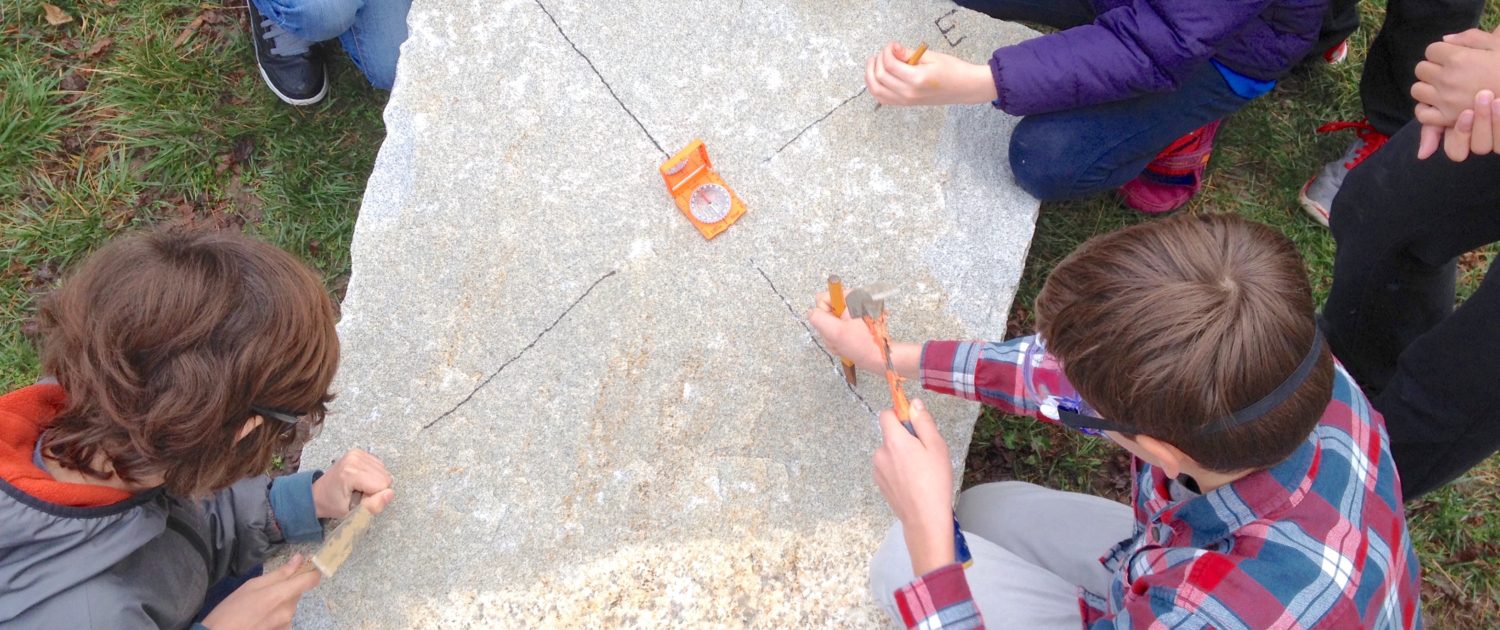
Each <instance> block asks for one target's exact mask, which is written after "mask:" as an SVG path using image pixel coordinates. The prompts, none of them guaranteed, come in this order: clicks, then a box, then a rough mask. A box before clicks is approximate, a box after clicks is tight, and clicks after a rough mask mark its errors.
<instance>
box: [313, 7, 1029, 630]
mask: <svg viewBox="0 0 1500 630" xmlns="http://www.w3.org/2000/svg"><path fill="white" fill-rule="evenodd" d="M410 24H411V34H412V35H411V39H410V40H409V41H408V42H407V43H406V45H405V47H404V48H403V52H402V55H403V56H402V60H401V64H400V70H399V73H398V78H397V84H396V89H395V92H394V94H393V95H392V98H391V101H390V104H389V106H388V107H387V110H386V114H385V117H386V123H387V127H388V132H389V135H388V137H387V138H386V141H385V144H384V146H383V147H382V148H381V151H380V156H379V159H378V160H377V163H376V168H375V172H374V174H373V175H372V176H371V178H370V182H369V188H368V189H367V191H366V194H365V200H364V207H363V208H362V210H361V213H360V217H359V222H358V225H357V227H356V230H355V237H354V244H353V257H354V274H353V278H352V279H351V281H350V284H349V290H348V295H347V297H346V299H345V301H344V304H343V321H342V323H341V324H340V328H339V330H340V335H341V337H342V341H343V344H344V346H343V347H344V361H343V367H342V370H341V373H340V376H339V379H338V383H337V390H338V394H339V399H338V401H337V402H336V404H335V413H334V414H333V415H332V416H330V418H329V421H328V424H327V426H326V428H325V430H324V432H323V436H322V437H321V438H319V439H318V440H317V441H316V442H315V443H314V444H313V445H311V446H310V447H309V449H308V451H307V455H306V457H305V458H304V461H306V462H323V461H328V460H330V459H332V458H333V457H336V456H337V455H338V454H339V453H340V452H341V451H342V450H343V449H344V448H347V447H350V446H363V445H368V446H370V447H372V449H373V450H374V451H375V452H376V453H377V454H379V455H381V456H382V457H383V458H385V459H386V461H387V463H388V464H389V466H390V468H391V470H392V472H393V474H394V475H395V476H396V479H397V487H398V492H399V495H398V498H397V501H396V503H395V504H393V506H392V507H391V509H390V510H389V512H388V513H386V514H384V515H382V516H381V517H379V518H378V519H377V521H376V524H375V526H374V528H373V529H372V531H371V532H370V534H369V538H368V539H367V540H365V541H364V542H363V544H362V545H361V546H360V547H359V548H357V549H356V551H355V555H354V557H353V558H351V559H350V561H349V562H348V563H347V564H346V565H345V566H344V568H343V569H342V571H341V572H340V573H339V574H338V575H337V576H336V577H335V578H334V579H331V580H327V581H325V583H324V584H323V585H322V586H321V587H319V588H318V589H317V590H316V591H314V592H313V593H312V594H310V595H309V596H308V597H307V598H306V599H305V600H304V601H303V605H302V608H301V610H300V613H299V617H298V624H299V625H300V626H302V627H373V628H405V627H426V626H434V627H438V626H441V627H462V626H473V627H516V626H522V625H531V624H537V625H542V626H548V627H601V626H620V625H639V626H660V625H671V626H695V627H697V626H710V627H722V626H730V627H739V626H747V625H748V626H762V627H765V626H783V625H789V624H790V622H794V621H795V622H800V623H811V624H813V625H822V626H832V627H867V626H872V625H878V624H880V623H882V620H881V617H880V616H879V613H878V611H877V610H875V609H874V607H873V606H872V605H871V604H870V602H869V596H868V593H867V586H866V566H867V562H868V558H869V556H870V553H871V552H872V551H873V550H874V548H875V546H876V544H877V543H878V541H879V540H880V537H881V536H882V535H883V533H884V531H885V529H886V527H887V526H888V524H889V521H890V519H891V516H890V514H889V512H888V510H887V508H886V507H885V505H884V503H883V501H882V500H881V497H880V494H879V491H878V490H877V489H876V487H875V485H874V483H873V481H872V479H871V476H870V463H869V461H870V459H869V458H870V454H871V452H872V450H873V449H874V447H875V446H876V445H877V444H878V442H879V434H878V430H877V427H876V424H875V421H874V416H873V414H872V412H873V411H876V410H879V409H881V408H884V407H886V406H888V403H889V401H888V394H887V392H886V390H885V387H884V384H883V382H882V381H881V380H878V379H877V378H875V377H874V376H873V375H866V376H865V377H864V378H863V379H862V381H861V385H860V387H859V388H857V389H856V390H850V389H848V388H846V387H845V385H844V384H843V381H842V379H841V378H840V377H839V376H838V372H837V367H836V365H835V363H834V362H833V360H832V358H831V357H829V356H828V355H827V353H826V352H825V351H824V350H823V349H822V348H821V347H820V346H819V345H818V344H817V343H816V342H815V341H814V339H813V338H812V337H811V335H810V331H809V330H808V329H807V328H806V327H805V325H804V323H803V321H802V315H803V311H804V310H805V309H806V308H807V307H808V306H809V305H810V304H811V302H812V296H813V294H814V293H815V292H816V291H819V290H821V289H822V288H823V281H824V279H825V277H826V276H827V275H828V274H829V273H830V272H836V273H840V274H842V275H843V276H844V277H845V278H846V280H847V281H848V282H849V284H851V285H857V284H862V283H866V282H874V281H884V282H891V283H895V284H898V285H899V286H900V287H901V289H902V292H901V294H900V295H899V296H898V297H897V298H895V299H894V300H892V301H891V308H892V314H891V328H892V332H893V334H895V335H896V336H897V337H899V338H904V339H913V340H920V339H924V338H930V337H971V336H974V337H981V336H982V337H998V336H1000V335H1002V334H1003V332H1004V328H1005V319H1006V313H1007V311H1008V308H1009V306H1010V302H1011V297H1012V294H1013V292H1014V290H1015V286H1016V283H1017V280H1018V278H1019V276H1020V272H1021V268H1022V261H1023V260H1024V258H1025V253H1026V249H1027V245H1028V243H1029V240H1030V237H1031V233H1032V227H1033V223H1034V219H1035V214H1036V210H1037V202H1036V201H1035V200H1034V199H1031V198H1030V197H1028V196H1027V195H1025V194H1024V193H1022V192H1020V191H1019V190H1018V189H1017V188H1015V186H1014V184H1013V183H1012V180H1011V175H1010V173H1009V170H1008V166H1007V165H1006V161H1005V154H1006V150H1005V148H1006V143H1007V139H1008V135H1009V131H1010V128H1011V127H1012V125H1013V124H1014V120H1013V119H1010V118H1008V117H1006V116H1004V115H1002V114H1000V113H999V112H997V111H996V110H994V109H993V108H990V107H988V106H977V107H960V108H950V109H947V110H944V109H939V108H926V109H903V108H890V107H888V108H884V109H882V110H881V111H879V112H872V111H871V109H872V107H873V105H874V102H873V100H872V99H871V98H870V96H869V95H868V94H865V93H864V92H863V87H864V80H863V67H864V66H863V62H864V59H865V57H866V56H867V55H869V54H870V53H872V52H873V51H875V50H877V49H878V48H879V46H881V45H882V44H883V43H885V42H886V41H888V40H889V39H893V38H900V39H902V40H904V41H907V42H910V43H914V42H916V41H918V40H925V41H927V42H928V43H929V44H930V45H931V46H932V49H933V50H934V51H941V52H948V53H952V54H955V55H958V56H960V57H963V58H966V59H969V60H973V61H979V60H983V59H984V58H985V57H986V56H987V54H988V52H989V51H990V50H991V49H992V48H994V47H996V46H998V45H1001V44H1004V43H1009V42H1013V41H1018V40H1020V39H1022V38H1025V37H1027V36H1029V35H1031V34H1032V32H1031V31H1029V30H1026V29H1024V28H1021V27H1019V26H1015V25H1009V24H1003V23H1000V22H996V21H993V20H990V19H988V18H986V17H984V16H981V15H978V14H973V13H969V12H967V11H963V10H958V11H954V7H953V6H952V5H951V4H949V3H947V2H931V1H917V0H887V1H873V0H864V1H853V0H851V1H844V2H829V1H826V0H782V1H779V2H772V1H769V0H749V1H744V2H726V1H723V0H711V1H710V0H702V1H686V2H664V1H660V0H620V1H616V2H608V3H597V2H581V1H576V0H575V1H567V0H542V1H541V2H537V1H536V0H500V1H498V2H497V1H494V0H417V2H416V4H415V6H414V7H413V9H412V12H411V16H410ZM944 30H947V32H946V33H944V32H943V31H944ZM950 42H955V43H956V45H954V44H950ZM695 137H701V138H703V139H704V141H705V142H706V143H707V145H708V148H709V151H710V153H711V155H712V156H713V158H714V160H715V162H716V165H717V167H718V170H719V172H720V173H721V174H722V176H723V177H724V178H725V180H726V181H727V182H728V183H729V184H730V185H731V186H732V187H734V188H735V190H736V191H737V192H738V193H739V195H740V196H741V198H743V199H744V201H745V204H746V206H747V207H748V209H749V212H748V214H747V215H746V216H745V217H744V218H743V219H742V220H741V221H740V222H739V223H738V224H737V225H735V226H734V227H732V228H730V229H729V231H728V232H726V233H725V234H723V235H722V236H720V237H719V238H718V239H717V240H714V241H712V242H708V241H704V240H703V239H702V238H701V237H700V236H699V235H698V233H697V232H696V231H694V230H693V228H692V226H691V225H690V224H689V223H688V222H687V221H686V220H685V219H684V218H683V217H682V216H681V215H680V214H679V213H678V211H677V209H676V207H675V206H674V205H673V203H672V201H671V199H670V197H669V196H668V195H667V193H666V190H665V187H664V186H663V184H662V181H661V177H660V176H659V175H658V173H657V171H656V167H657V166H658V165H659V164H660V163H661V162H662V161H663V160H664V159H665V158H666V157H667V155H668V154H670V153H675V152H676V151H677V150H678V149H680V148H682V147H683V146H685V145H686V144H687V143H688V142H689V141H690V140H692V139H693V138H695ZM917 390H918V388H917V386H916V385H915V384H910V385H909V387H908V391H910V392H913V393H915V392H917ZM924 398H925V399H927V400H929V401H930V406H931V408H932V409H933V411H934V412H935V414H936V415H937V416H938V418H939V422H940V424H941V425H942V429H943V433H944V435H945V437H947V439H948V441H949V445H950V449H951V451H952V453H953V465H954V468H955V471H959V470H961V468H962V465H963V455H964V453H965V451H966V447H967V445H968V442H969V435H970V432H971V429H972V426H973V421H974V418H975V415H976V407H975V406H973V405H971V404H968V403H963V402H961V401H957V400H953V399H942V398H938V397H935V396H931V395H929V396H925V397H924Z"/></svg>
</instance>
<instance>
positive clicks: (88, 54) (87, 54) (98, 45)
mask: <svg viewBox="0 0 1500 630" xmlns="http://www.w3.org/2000/svg"><path fill="white" fill-rule="evenodd" d="M114 44H115V38H113V37H106V38H104V39H101V40H99V41H97V42H94V45H93V46H89V49H88V50H85V51H83V55H82V56H83V58H84V59H92V58H94V57H98V56H99V55H101V54H103V53H104V51H106V50H109V47H110V46H113V45H114Z"/></svg>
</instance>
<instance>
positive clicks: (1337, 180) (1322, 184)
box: [1297, 120, 1390, 227]
mask: <svg viewBox="0 0 1500 630" xmlns="http://www.w3.org/2000/svg"><path fill="white" fill-rule="evenodd" d="M1345 129H1353V130H1354V135H1355V138H1354V142H1353V143H1352V144H1350V145H1349V149H1348V150H1346V151H1344V155H1343V157H1340V158H1339V159H1337V160H1334V161H1332V162H1329V163H1327V164H1325V165H1323V170H1321V171H1318V174H1317V175H1314V176H1313V178H1312V179H1309V180H1307V184H1306V185H1304V186H1303V187H1302V192H1301V193H1299V194H1298V195H1297V200H1298V201H1300V202H1302V209H1303V210H1306V211H1307V215H1308V216H1310V217H1312V218H1313V220H1314V221H1317V222H1318V223H1321V224H1322V225H1323V227H1328V215H1329V212H1330V211H1331V210H1332V209H1333V198H1334V197H1337V196H1338V194H1339V188H1341V187H1343V185H1344V177H1345V176H1347V175H1349V171H1352V170H1354V167H1356V166H1359V164H1360V163H1361V162H1364V161H1365V160H1366V159H1367V158H1369V157H1370V156H1371V155H1374V153H1375V152H1376V151H1379V150H1380V147H1383V146H1385V142H1386V141H1387V140H1389V139H1390V136H1387V135H1385V134H1383V133H1380V132H1379V131H1376V130H1375V128H1374V127H1371V126H1370V122H1369V121H1368V120H1361V121H1359V122H1331V123H1328V124H1326V125H1323V126H1322V127H1318V133H1333V132H1336V131H1343V130H1345Z"/></svg>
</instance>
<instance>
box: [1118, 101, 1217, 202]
mask: <svg viewBox="0 0 1500 630" xmlns="http://www.w3.org/2000/svg"><path fill="white" fill-rule="evenodd" d="M1220 122H1222V121H1217V120H1216V121H1214V122H1212V123H1209V124H1207V125H1204V126H1202V127H1199V128H1198V129H1196V130H1194V131H1193V132H1192V133H1190V134H1188V135H1185V136H1183V137H1181V138H1178V139H1177V140H1175V141H1173V142H1172V144H1170V145H1168V146H1167V148H1166V149H1163V150H1162V152H1161V153H1158V154H1156V159H1154V160H1152V161H1151V163H1150V164H1147V165H1146V170H1145V171H1142V172H1141V174H1140V176H1139V177H1136V178H1135V179H1132V180H1130V181H1129V182H1128V183H1126V184H1125V185H1124V186H1121V187H1120V197H1121V200H1122V201H1124V202H1125V205H1127V206H1130V207H1132V208H1135V209H1136V210H1139V211H1141V212H1144V213H1146V214H1163V213H1166V212H1171V211H1173V210H1176V209H1178V208H1181V207H1182V206H1183V204H1186V203H1187V202H1188V200H1189V199H1192V198H1193V195H1196V194H1198V190H1199V189H1201V188H1203V170H1204V169H1205V168H1207V167H1208V158H1209V157H1210V156H1211V155H1212V154H1213V151H1214V136H1216V135H1218V133H1219V123H1220Z"/></svg>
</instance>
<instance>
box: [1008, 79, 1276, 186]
mask: <svg viewBox="0 0 1500 630" xmlns="http://www.w3.org/2000/svg"><path fill="white" fill-rule="evenodd" d="M1249 102H1250V99H1247V98H1245V97H1243V96H1240V95H1238V94H1236V93H1234V91H1233V90H1231V89H1230V88H1229V84H1228V83H1226V82H1225V81H1224V76H1223V75H1221V74H1219V71H1218V69H1216V68H1214V66H1213V65H1212V64H1209V63H1204V64H1203V67H1202V68H1201V69H1199V70H1198V71H1197V72H1195V73H1194V74H1193V75H1192V76H1190V77H1188V79H1187V80H1186V81H1184V82H1183V84H1182V87H1180V88H1178V89H1177V90H1175V91H1172V92H1166V93H1161V94H1148V95H1145V96H1139V97H1136V98H1132V99H1127V100H1123V101H1116V102H1113V103H1104V104H1102V105H1094V106H1091V107H1082V108H1078V109H1072V110H1067V111H1061V112H1053V113H1049V114H1038V115H1035V116H1027V117H1026V118H1024V119H1022V120H1021V122H1020V124H1019V125H1017V126H1016V130H1015V132H1014V133H1013V134H1012V135H1011V139H1010V166H1011V170H1012V171H1013V172H1014V173H1015V176H1016V183H1017V184H1019V185H1020V186H1021V188H1023V189H1025V190H1026V192H1029V193H1031V194H1032V196H1034V197H1036V198H1038V199H1041V200H1043V201H1056V200H1061V199H1071V198H1075V197H1083V196H1086V195H1091V194H1094V193H1099V192H1104V191H1107V190H1113V189H1115V188H1119V187H1120V186H1123V185H1124V184H1125V183H1126V182H1129V181H1130V180H1132V179H1135V177H1136V176H1138V175H1140V174H1141V171H1143V170H1145V168H1146V165H1147V164H1149V163H1150V162H1151V160H1152V158H1155V157H1156V155H1157V154H1158V153H1160V152H1161V150H1162V149H1165V148H1166V147H1167V145H1169V144H1171V143H1172V141H1173V140H1176V139H1178V138H1180V137H1182V136H1184V135H1187V134H1188V133H1189V132H1191V131H1193V130H1194V129H1197V128H1199V127H1202V126H1204V125H1207V124H1209V123H1211V122H1214V121H1216V120H1219V119H1221V118H1224V117H1225V116H1228V115H1229V114H1232V113H1234V112H1236V111H1239V110H1240V108H1242V107H1244V106H1245V105H1246V104H1248V103H1249Z"/></svg>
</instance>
